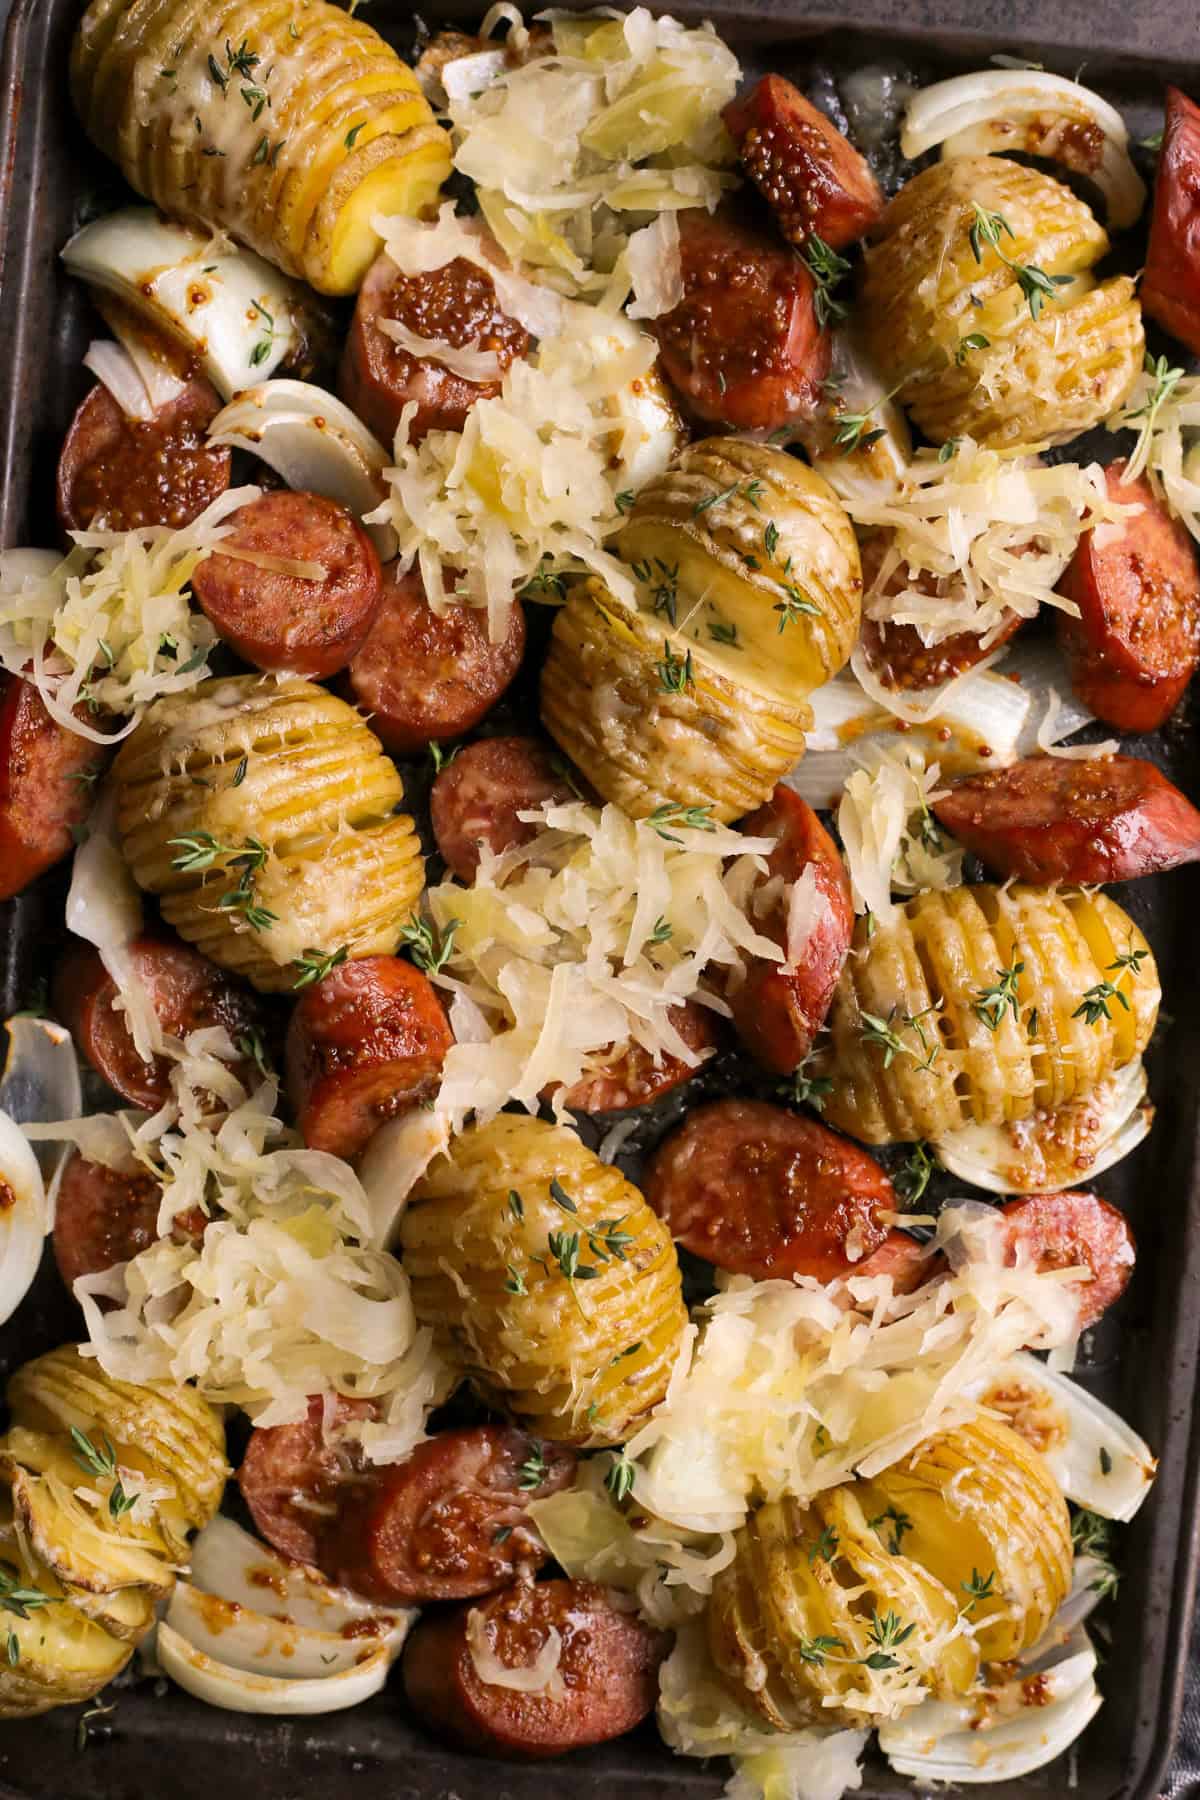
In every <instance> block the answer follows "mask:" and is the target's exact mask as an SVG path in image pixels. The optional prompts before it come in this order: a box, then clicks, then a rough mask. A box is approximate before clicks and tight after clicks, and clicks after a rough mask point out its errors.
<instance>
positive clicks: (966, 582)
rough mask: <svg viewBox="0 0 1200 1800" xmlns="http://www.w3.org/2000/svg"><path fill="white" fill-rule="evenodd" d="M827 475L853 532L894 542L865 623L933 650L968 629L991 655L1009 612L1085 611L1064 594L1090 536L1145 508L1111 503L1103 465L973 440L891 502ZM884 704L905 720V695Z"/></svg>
mask: <svg viewBox="0 0 1200 1800" xmlns="http://www.w3.org/2000/svg"><path fill="white" fill-rule="evenodd" d="M821 466H822V470H823V472H824V473H825V474H826V476H827V477H828V478H829V479H830V480H831V481H832V482H833V484H834V486H835V487H837V488H838V490H839V492H840V494H841V497H842V500H843V502H844V504H845V507H846V510H847V512H848V513H849V514H850V517H851V518H852V519H853V521H854V523H855V525H856V526H859V527H874V528H878V529H883V530H886V531H887V533H888V534H889V535H888V537H887V539H886V542H885V547H884V549H883V552H882V554H881V556H880V557H879V559H878V563H877V567H876V569H875V572H874V577H873V579H872V580H871V582H870V585H869V587H868V588H867V590H866V592H865V594H864V596H863V611H864V613H865V615H866V616H867V617H868V618H872V619H880V620H884V621H888V622H894V623H897V624H904V625H912V626H914V627H915V628H916V630H917V632H918V634H919V636H920V638H921V641H922V643H924V644H926V645H933V644H937V643H940V642H941V641H942V640H943V639H945V638H947V637H951V636H953V635H954V634H955V633H957V632H964V631H965V632H972V633H974V634H975V635H976V636H978V637H979V638H981V639H982V641H983V645H984V648H985V649H986V648H988V647H989V644H990V641H991V640H992V639H994V637H995V634H996V633H997V632H998V631H999V630H1000V629H1001V628H1002V626H1003V625H1004V623H1005V620H1006V614H1008V613H1010V612H1015V613H1017V614H1019V616H1020V617H1021V618H1023V619H1031V618H1033V616H1034V614H1035V613H1036V612H1037V610H1038V608H1039V607H1040V606H1043V605H1047V606H1055V607H1058V608H1059V609H1060V610H1061V611H1063V612H1069V613H1075V612H1077V611H1078V608H1077V607H1076V606H1075V604H1074V602H1072V601H1070V600H1067V599H1065V598H1064V597H1063V596H1062V595H1060V594H1056V593H1055V591H1054V589H1055V583H1056V582H1057V581H1058V579H1059V577H1060V576H1061V575H1062V572H1063V570H1064V569H1065V568H1066V566H1067V564H1068V562H1069V561H1070V560H1071V557H1072V556H1073V555H1074V552H1075V547H1076V545H1077V543H1078V542H1079V538H1080V534H1081V533H1082V532H1083V531H1085V530H1087V529H1089V528H1090V527H1091V526H1094V525H1103V524H1105V523H1115V522H1119V521H1121V520H1123V519H1124V518H1125V517H1127V516H1128V514H1129V512H1130V511H1131V510H1135V509H1131V508H1128V507H1123V506H1117V505H1115V504H1114V503H1113V502H1112V501H1111V500H1109V498H1108V495H1107V491H1106V489H1105V484H1104V470H1103V469H1102V468H1101V467H1100V465H1099V463H1089V464H1088V465H1087V466H1086V467H1082V466H1081V465H1079V464H1078V463H1070V462H1062V463H1054V464H1052V465H1048V464H1045V463H1043V462H1042V461H1041V460H1040V458H1038V457H1036V456H1013V455H1005V454H1003V453H1002V452H1000V451H997V450H985V449H982V448H981V447H980V446H979V445H978V444H976V443H974V442H973V441H972V440H971V439H970V438H961V439H959V441H958V444H957V447H956V449H955V451H954V454H953V455H952V456H950V457H949V458H948V459H947V460H946V461H944V462H943V461H941V460H939V453H938V452H937V451H935V450H928V449H925V450H918V451H917V452H916V454H915V456H914V457H913V458H912V460H911V462H910V463H909V465H908V468H907V470H906V472H905V474H904V475H903V476H902V477H901V478H900V480H899V481H898V482H897V483H896V484H895V486H894V488H893V489H892V491H891V492H890V493H889V492H887V491H886V490H884V489H883V487H882V486H881V485H880V484H877V485H876V486H875V487H874V488H873V489H871V490H868V489H866V488H864V486H863V484H862V482H861V481H860V480H857V479H852V480H849V481H847V482H840V481H839V478H838V471H837V463H836V460H835V459H832V458H827V459H825V460H823V461H822V465H821ZM1198 492H1200V490H1198ZM905 577H906V579H905ZM898 578H899V580H900V585H899V587H898V589H897V591H895V592H890V591H889V590H890V589H892V588H894V587H896V583H897V579H898ZM926 588H931V589H932V590H933V591H932V592H927V591H926ZM882 693H883V695H884V696H886V695H887V693H888V690H887V689H884V690H882ZM885 703H886V704H888V705H889V706H890V707H891V709H892V710H899V708H898V706H897V705H896V702H895V696H893V698H892V700H888V701H885ZM901 716H904V714H903V713H901Z"/></svg>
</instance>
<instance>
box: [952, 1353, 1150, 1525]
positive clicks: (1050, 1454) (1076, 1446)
mask: <svg viewBox="0 0 1200 1800" xmlns="http://www.w3.org/2000/svg"><path fill="white" fill-rule="evenodd" d="M989 1395H996V1396H1003V1397H1004V1398H1003V1400H1002V1403H1000V1410H1001V1411H1004V1412H1006V1413H1007V1412H1009V1411H1010V1409H1012V1408H1014V1407H1016V1408H1018V1409H1019V1410H1018V1411H1017V1412H1016V1413H1015V1415H1014V1418H1013V1419H1010V1422H1015V1424H1016V1426H1017V1428H1018V1429H1019V1427H1020V1422H1021V1414H1022V1413H1024V1415H1025V1418H1026V1419H1027V1420H1036V1424H1037V1427H1038V1430H1037V1433H1036V1436H1037V1448H1038V1450H1039V1451H1040V1452H1041V1455H1042V1458H1043V1460H1044V1462H1045V1463H1046V1466H1047V1467H1048V1469H1049V1470H1050V1473H1051V1474H1052V1475H1053V1476H1054V1479H1055V1481H1057V1483H1058V1485H1059V1486H1060V1487H1061V1489H1062V1491H1063V1493H1064V1494H1065V1495H1066V1496H1067V1499H1068V1500H1073V1501H1074V1502H1075V1504H1076V1506H1086V1507H1087V1508H1088V1509H1089V1511H1091V1512H1094V1513H1099V1515H1100V1517H1101V1518H1103V1519H1120V1520H1122V1521H1125V1520H1128V1519H1132V1517H1133V1515H1134V1514H1135V1513H1136V1512H1137V1510H1138V1508H1139V1507H1140V1506H1141V1504H1142V1502H1143V1500H1144V1499H1145V1498H1146V1495H1147V1494H1148V1493H1149V1492H1150V1488H1151V1485H1152V1483H1153V1481H1154V1472H1155V1469H1156V1467H1157V1463H1156V1461H1155V1458H1154V1457H1153V1456H1152V1455H1151V1453H1150V1446H1149V1445H1148V1444H1147V1443H1146V1442H1145V1440H1144V1439H1143V1438H1140V1437H1139V1436H1138V1434H1137V1432H1136V1431H1134V1430H1133V1428H1132V1426H1130V1425H1128V1424H1126V1422H1125V1420H1124V1419H1123V1418H1122V1417H1121V1415H1120V1414H1119V1413H1116V1412H1114V1411H1113V1409H1112V1407H1111V1406H1105V1404H1104V1402H1103V1401H1102V1400H1097V1399H1096V1398H1095V1396H1094V1395H1093V1394H1089V1393H1088V1391H1087V1389H1086V1388H1084V1387H1081V1386H1080V1385H1079V1383H1078V1382H1077V1381H1072V1380H1071V1379H1070V1378H1069V1377H1068V1376H1066V1375H1059V1374H1057V1373H1056V1372H1055V1371H1054V1370H1053V1369H1050V1368H1048V1367H1047V1365H1046V1364H1045V1363H1044V1362H1041V1361H1040V1360H1039V1358H1038V1357H1036V1356H1031V1355H1030V1354H1029V1352H1028V1351H1024V1350H1023V1351H1019V1352H1018V1353H1017V1355H1015V1356H1012V1357H1010V1358H1009V1360H1008V1361H1007V1362H1006V1363H1004V1364H1003V1365H1002V1367H1001V1368H999V1369H996V1370H993V1372H992V1373H991V1375H990V1376H989V1378H988V1380H987V1382H986V1384H981V1391H980V1393H979V1395H978V1398H979V1400H980V1403H981V1404H982V1405H987V1404H989ZM1023 1395H1027V1396H1028V1398H1027V1399H1023V1398H1022V1396H1023Z"/></svg>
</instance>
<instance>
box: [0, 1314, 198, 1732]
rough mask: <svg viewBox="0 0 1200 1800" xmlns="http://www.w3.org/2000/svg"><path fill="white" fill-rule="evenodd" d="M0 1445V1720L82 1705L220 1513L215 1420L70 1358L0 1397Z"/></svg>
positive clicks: (175, 1394) (189, 1396)
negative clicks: (0, 1648)
mask: <svg viewBox="0 0 1200 1800" xmlns="http://www.w3.org/2000/svg"><path fill="white" fill-rule="evenodd" d="M8 1402H9V1408H10V1411H11V1414H12V1424H11V1427H10V1429H9V1431H8V1432H7V1434H6V1435H5V1437H4V1438H3V1439H0V1595H2V1593H8V1594H10V1595H11V1594H12V1593H13V1590H14V1588H15V1589H16V1590H17V1593H18V1596H23V1597H21V1598H19V1604H18V1607H17V1608H16V1609H13V1608H11V1607H6V1608H5V1609H4V1611H5V1622H4V1629H5V1631H6V1633H8V1634H9V1635H8V1638H7V1654H5V1655H0V1717H4V1718H14V1717H18V1716H22V1715H27V1714H30V1713H38V1712H44V1711H46V1710H47V1709H48V1708H50V1707H52V1706H59V1705H62V1704H63V1703H64V1702H70V1701H79V1700H87V1699H90V1698H91V1696H92V1695H93V1694H96V1693H98V1692H99V1690H100V1689H101V1688H102V1687H103V1686H104V1685H105V1683H106V1682H108V1681H110V1680H111V1679H112V1677H113V1676H114V1675H115V1674H116V1673H117V1672H118V1671H119V1670H120V1669H121V1668H122V1667H123V1666H124V1664H125V1663H126V1662H127V1661H128V1659H129V1656H130V1655H131V1653H132V1650H133V1647H134V1645H135V1644H136V1643H137V1642H138V1640H139V1639H140V1638H142V1637H143V1636H144V1635H145V1633H146V1632H147V1631H148V1630H149V1628H150V1626H151V1625H152V1624H153V1621H154V1610H155V1603H156V1601H158V1600H160V1599H163V1598H165V1596H166V1595H167V1594H169V1593H170V1591H171V1589H172V1588H173V1586H174V1582H175V1570H176V1568H177V1567H178V1566H179V1565H180V1564H181V1563H184V1562H186V1559H187V1553H188V1533H189V1531H190V1530H191V1529H193V1528H195V1527H199V1526H202V1525H205V1524H207V1523H208V1521H209V1520H210V1519H211V1518H212V1517H213V1515H214V1514H215V1512H216V1510H217V1507H218V1506H219V1505H220V1501H221V1494H222V1492H223V1490H224V1486H225V1480H226V1477H227V1476H228V1473H229V1469H228V1465H227V1463H226V1461H225V1432H224V1427H223V1425H222V1423H221V1420H220V1418H219V1416H218V1414H217V1413H216V1412H215V1411H214V1409H213V1408H212V1407H211V1406H209V1405H208V1404H207V1402H206V1401H204V1400H202V1399H200V1397H199V1396H198V1395H197V1394H196V1393H195V1392H194V1391H193V1390H192V1389H190V1388H185V1387H176V1386H168V1385H167V1384H165V1383H155V1384H153V1385H141V1384H137V1383H132V1382H124V1381H115V1380H113V1379H112V1378H111V1377H110V1376H108V1375H106V1374H105V1373H104V1371H103V1370H102V1369H101V1368H100V1367H99V1365H98V1364H97V1363H95V1362H92V1361H88V1360H85V1359H84V1358H82V1357H81V1356H80V1355H79V1353H78V1351H77V1349H76V1348H75V1346H74V1345H73V1344H67V1345H64V1346H63V1347H62V1348H61V1349H59V1350H54V1351H51V1352H50V1353H49V1354H48V1355H46V1356H41V1357H38V1358H37V1359H36V1360H35V1361H34V1362H31V1363H27V1364H26V1365H25V1366H24V1368H22V1369H19V1370H18V1371H17V1373H16V1374H15V1375H14V1376H13V1378H12V1380H11V1381H10V1383H9V1387H8Z"/></svg>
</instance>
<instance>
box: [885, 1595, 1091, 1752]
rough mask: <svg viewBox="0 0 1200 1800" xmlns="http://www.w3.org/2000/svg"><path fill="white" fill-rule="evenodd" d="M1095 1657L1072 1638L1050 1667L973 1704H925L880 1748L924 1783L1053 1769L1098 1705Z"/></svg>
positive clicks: (987, 1692) (891, 1729) (999, 1686)
mask: <svg viewBox="0 0 1200 1800" xmlns="http://www.w3.org/2000/svg"><path fill="white" fill-rule="evenodd" d="M1095 1670H1096V1653H1095V1651H1094V1649H1093V1648H1092V1645H1091V1642H1090V1640H1089V1638H1088V1636H1087V1633H1086V1632H1085V1631H1083V1630H1082V1629H1080V1630H1078V1631H1076V1632H1075V1633H1074V1634H1073V1636H1072V1637H1071V1639H1070V1640H1069V1641H1068V1643H1066V1644H1064V1645H1063V1646H1061V1648H1060V1649H1058V1650H1057V1651H1056V1652H1055V1653H1054V1655H1053V1658H1052V1660H1049V1661H1047V1663H1046V1664H1045V1666H1044V1667H1042V1668H1040V1669H1038V1670H1032V1669H1028V1670H1026V1672H1025V1673H1024V1674H1022V1675H1020V1676H1018V1677H1015V1678H1013V1677H1009V1678H1008V1679H1006V1680H1001V1681H998V1682H988V1683H987V1684H986V1687H985V1689H984V1692H982V1693H981V1694H980V1695H979V1696H978V1697H977V1698H976V1699H974V1700H972V1699H970V1698H968V1699H965V1700H961V1701H942V1700H926V1701H925V1702H924V1703H923V1704H922V1705H920V1706H917V1707H914V1708H913V1709H912V1710H911V1711H909V1712H907V1713H905V1715H904V1717H903V1718H901V1719H897V1720H892V1721H889V1722H888V1723H887V1724H885V1725H883V1726H881V1727H880V1731H879V1745H880V1749H881V1750H882V1751H883V1752H884V1754H885V1755H886V1757H887V1758H888V1761H889V1762H890V1763H891V1765H892V1767H893V1768H894V1769H896V1770H898V1772H899V1773H900V1774H902V1775H911V1776H913V1777H914V1778H915V1779H917V1780H919V1781H922V1782H925V1781H965V1782H982V1781H1004V1780H1010V1779H1011V1778H1012V1777H1014V1776H1016V1775H1024V1774H1028V1773H1029V1772H1030V1770H1032V1769H1038V1768H1041V1767H1042V1766H1043V1764H1044V1763H1047V1762H1050V1761H1052V1760H1053V1758H1054V1757H1056V1756H1061V1754H1062V1752H1063V1751H1064V1750H1065V1749H1066V1748H1067V1747H1068V1745H1069V1744H1071V1743H1073V1742H1074V1740H1075V1738H1076V1737H1078V1735H1079V1733H1080V1732H1081V1731H1082V1730H1083V1728H1084V1726H1085V1725H1086V1724H1087V1723H1088V1721H1089V1720H1090V1719H1091V1718H1092V1717H1093V1716H1094V1715H1095V1712H1096V1710H1097V1708H1098V1707H1099V1705H1100V1696H1099V1694H1098V1693H1097V1691H1096V1682H1095Z"/></svg>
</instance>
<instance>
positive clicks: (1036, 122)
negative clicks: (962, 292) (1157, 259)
mask: <svg viewBox="0 0 1200 1800" xmlns="http://www.w3.org/2000/svg"><path fill="white" fill-rule="evenodd" d="M938 144H940V145H941V147H942V155H943V157H951V156H987V155H990V154H992V153H994V152H999V153H1001V154H1003V155H1011V154H1012V153H1013V151H1014V150H1016V151H1022V152H1024V153H1025V154H1026V155H1029V156H1047V157H1050V158H1052V159H1053V160H1054V161H1055V162H1060V163H1062V164H1063V166H1064V167H1065V168H1068V169H1072V170H1074V171H1075V173H1076V174H1079V175H1087V176H1090V178H1091V179H1092V180H1093V181H1094V182H1095V183H1096V186H1097V187H1098V188H1099V189H1100V191H1101V193H1102V194H1103V195H1104V199H1105V202H1106V204H1107V207H1108V218H1109V223H1110V224H1111V225H1113V226H1115V227H1116V228H1117V229H1118V230H1122V231H1123V230H1124V229H1125V227H1126V226H1128V225H1132V224H1133V222H1134V220H1135V219H1136V218H1137V217H1138V215H1139V214H1140V212H1141V210H1142V208H1143V206H1144V205H1145V203H1146V188H1145V184H1144V182H1143V181H1142V178H1141V176H1140V175H1139V174H1138V172H1137V170H1136V169H1135V168H1134V166H1133V163H1132V162H1131V161H1130V157H1129V133H1128V131H1127V130H1126V127H1125V121H1124V119H1123V118H1122V117H1121V115H1120V113H1119V112H1118V111H1117V109H1116V107H1114V106H1110V105H1109V103H1108V101H1107V100H1105V99H1102V97H1101V96H1100V95H1099V94H1096V93H1093V91H1092V90H1091V88H1085V87H1081V86H1080V84H1079V82H1077V81H1068V80H1067V79H1066V77H1065V76H1062V75H1050V74H1047V72H1046V71H1045V70H1044V69H979V70H976V71H975V72H974V73H973V74H970V75H956V76H954V77H953V78H952V79H951V80H949V81H938V82H935V83H934V84H933V86H932V87H926V88H921V89H920V90H919V92H918V93H916V94H915V95H914V96H913V98H912V100H910V101H909V104H908V110H907V112H906V113H905V115H904V124H903V127H902V129H901V133H900V149H901V151H902V153H903V154H904V155H905V156H909V157H917V156H923V155H924V154H925V152H926V151H927V150H932V149H934V148H935V147H936V146H937V145H938Z"/></svg>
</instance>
